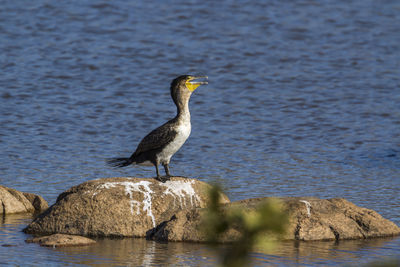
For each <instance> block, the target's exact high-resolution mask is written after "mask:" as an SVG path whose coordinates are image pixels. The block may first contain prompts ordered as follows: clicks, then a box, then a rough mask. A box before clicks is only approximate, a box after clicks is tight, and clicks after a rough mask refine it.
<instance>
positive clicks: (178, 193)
mask: <svg viewBox="0 0 400 267" xmlns="http://www.w3.org/2000/svg"><path fill="white" fill-rule="evenodd" d="M193 183H194V181H167V182H165V183H164V184H162V186H164V187H166V188H167V189H166V190H165V191H164V194H166V195H172V196H173V197H174V199H176V198H179V202H180V206H181V207H182V208H183V206H185V207H186V201H184V200H185V195H187V196H188V197H189V199H190V205H191V206H192V207H193V200H194V201H195V204H196V202H200V199H199V196H198V195H197V194H196V192H195V191H194V189H193V187H192V184H193Z"/></svg>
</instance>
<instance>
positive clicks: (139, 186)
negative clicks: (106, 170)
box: [93, 181, 156, 227]
mask: <svg viewBox="0 0 400 267" xmlns="http://www.w3.org/2000/svg"><path fill="white" fill-rule="evenodd" d="M151 183H152V182H149V181H140V182H137V183H134V182H107V183H104V184H101V185H99V186H98V187H97V188H96V190H97V189H102V188H105V189H109V188H111V187H116V186H118V185H119V186H124V187H125V193H126V194H127V195H128V196H129V198H130V204H131V214H133V207H134V206H135V205H136V207H137V208H136V214H139V213H140V212H139V211H140V209H139V205H140V202H139V201H136V200H134V199H133V194H132V192H133V191H135V192H140V193H142V194H143V202H142V204H143V211H146V212H147V216H150V218H151V220H152V222H153V226H154V227H155V226H156V220H155V218H154V215H153V212H152V209H151V208H152V201H151V194H152V193H153V190H151V189H150V184H151ZM96 194H97V192H95V193H94V194H93V195H96Z"/></svg>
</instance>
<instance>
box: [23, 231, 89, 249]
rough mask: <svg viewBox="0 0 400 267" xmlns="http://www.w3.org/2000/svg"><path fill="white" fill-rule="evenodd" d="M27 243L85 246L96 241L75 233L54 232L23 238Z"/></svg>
mask: <svg viewBox="0 0 400 267" xmlns="http://www.w3.org/2000/svg"><path fill="white" fill-rule="evenodd" d="M25 241H26V242H27V243H38V244H39V245H41V246H44V247H73V246H87V245H92V244H94V243H96V241H94V240H93V239H90V238H87V237H83V236H77V235H63V234H54V235H50V236H42V237H35V238H31V239H27V240H25Z"/></svg>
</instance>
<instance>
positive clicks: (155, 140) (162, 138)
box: [132, 122, 177, 157]
mask: <svg viewBox="0 0 400 267" xmlns="http://www.w3.org/2000/svg"><path fill="white" fill-rule="evenodd" d="M176 134H177V132H176V131H175V130H174V129H173V128H172V125H171V123H170V122H167V123H165V124H164V125H161V126H160V127H158V128H157V129H155V130H153V131H151V132H150V133H149V134H148V135H146V136H145V137H144V138H143V139H142V141H140V143H139V145H138V147H137V148H136V151H135V152H134V153H133V155H132V157H135V156H137V155H139V154H141V153H143V152H147V151H150V150H155V149H159V148H161V147H163V146H165V145H167V144H168V143H170V142H171V141H172V140H173V139H174V138H175V136H176Z"/></svg>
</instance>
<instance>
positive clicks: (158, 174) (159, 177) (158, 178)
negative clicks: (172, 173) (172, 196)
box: [154, 164, 162, 182]
mask: <svg viewBox="0 0 400 267" xmlns="http://www.w3.org/2000/svg"><path fill="white" fill-rule="evenodd" d="M154 165H155V166H156V173H157V177H156V179H157V180H159V181H161V182H162V180H161V176H160V172H159V171H158V164H154Z"/></svg>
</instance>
